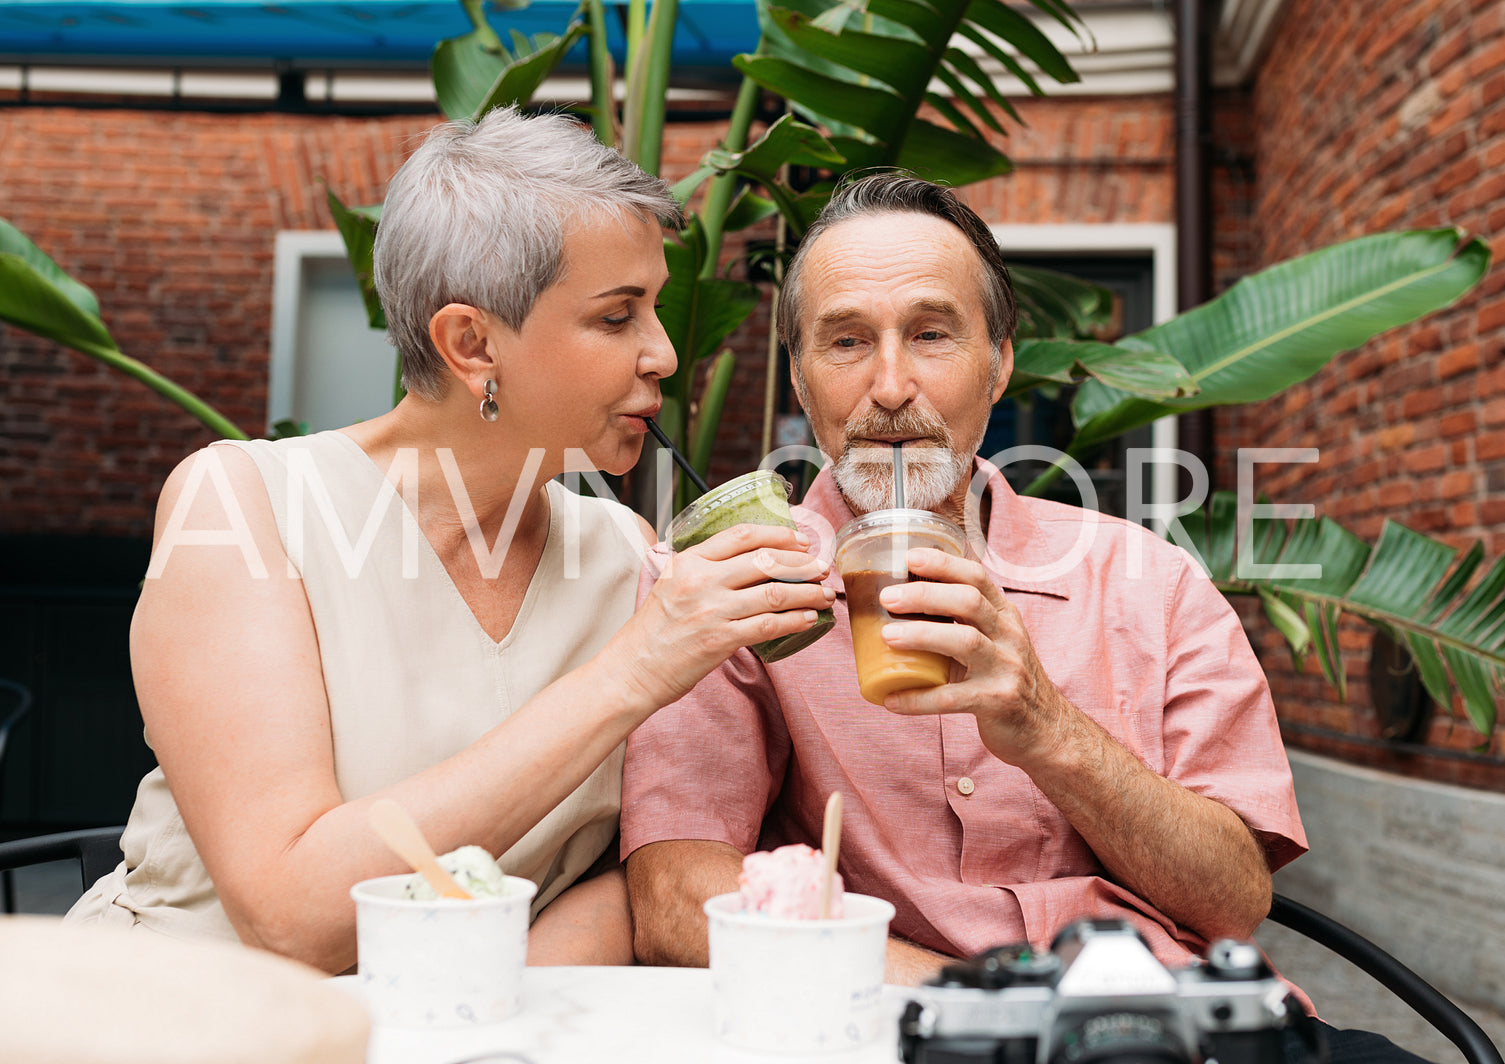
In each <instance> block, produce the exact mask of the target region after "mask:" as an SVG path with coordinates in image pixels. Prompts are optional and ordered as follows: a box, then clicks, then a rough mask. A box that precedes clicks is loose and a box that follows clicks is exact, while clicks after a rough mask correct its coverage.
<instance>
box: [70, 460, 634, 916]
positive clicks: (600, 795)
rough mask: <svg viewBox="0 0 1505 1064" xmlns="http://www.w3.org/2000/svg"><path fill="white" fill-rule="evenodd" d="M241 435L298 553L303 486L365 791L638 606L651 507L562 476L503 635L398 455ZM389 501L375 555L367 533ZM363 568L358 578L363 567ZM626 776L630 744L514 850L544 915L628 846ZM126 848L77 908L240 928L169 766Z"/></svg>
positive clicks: (353, 781)
mask: <svg viewBox="0 0 1505 1064" xmlns="http://www.w3.org/2000/svg"><path fill="white" fill-rule="evenodd" d="M225 445H229V446H237V447H240V448H241V449H242V450H244V451H245V452H246V453H247V454H249V455H250V456H251V458H252V459H254V460H255V462H256V465H257V467H258V469H259V471H260V473H261V477H262V480H263V481H264V482H265V485H266V489H267V495H268V497H269V498H270V500H271V506H272V511H273V513H274V514H275V515H276V519H277V526H278V529H279V531H280V532H281V535H282V540H283V546H284V547H285V548H287V549H288V551H289V557H290V558H292V557H297V554H296V552H295V551H294V550H293V547H292V546H291V545H290V544H289V522H288V516H289V510H290V506H289V503H290V499H291V498H292V496H293V495H294V494H298V493H301V494H302V499H303V502H302V504H301V505H300V504H297V503H294V505H293V506H292V507H291V509H292V510H293V512H294V530H295V531H296V525H297V523H298V522H297V513H298V511H300V510H301V511H302V514H303V517H302V523H303V525H304V529H305V532H304V534H303V535H302V536H301V539H302V541H303V550H302V554H301V564H300V565H299V566H298V568H299V571H300V573H301V575H302V578H303V583H304V588H305V590H306V592H307V595H308V601H309V605H310V607H311V608H312V611H313V620H314V626H315V628H316V630H317V634H318V639H319V655H320V658H321V661H322V663H323V670H324V685H325V690H326V692H327V693H328V696H329V712H330V718H331V721H332V723H333V728H334V760H335V771H336V775H337V778H338V782H339V787H340V793H341V794H342V795H343V796H344V797H345V798H346V799H347V800H350V799H356V798H360V797H362V796H364V795H367V794H371V793H373V792H374V791H378V790H380V789H382V788H384V787H387V786H390V785H391V784H393V783H396V782H397V781H399V780H402V779H405V778H406V777H408V776H411V775H414V774H415V773H417V772H420V771H422V770H423V769H425V768H428V767H429V766H431V765H433V764H435V763H437V762H439V761H442V760H444V759H445V758H447V757H449V756H451V755H453V754H455V753H458V752H459V751H460V750H462V749H464V748H465V747H467V746H469V745H470V744H471V743H473V742H474V741H475V740H477V739H479V738H480V737H481V735H483V734H484V733H485V732H486V731H488V730H489V729H491V728H492V727H493V726H495V725H496V724H497V723H499V722H501V721H503V720H506V719H507V717H509V716H510V715H511V714H512V713H513V712H515V711H516V710H517V709H518V708H519V707H520V706H522V704H523V703H524V702H526V701H527V700H528V699H529V698H531V697H532V696H533V695H534V694H536V693H537V692H538V691H540V690H541V689H543V688H544V687H546V686H547V685H548V684H550V683H551V682H553V681H554V680H555V679H556V678H558V677H559V676H561V675H563V674H564V673H566V672H568V671H570V670H571V669H574V668H576V667H577V666H580V665H582V664H584V663H585V662H586V661H588V660H589V659H590V658H592V657H593V656H594V655H595V654H596V653H597V652H598V651H599V650H600V649H601V647H602V646H603V645H604V644H605V643H606V641H607V640H608V639H609V638H610V637H611V636H612V635H613V634H614V633H615V632H616V631H617V630H618V629H619V628H620V627H621V626H622V625H623V624H624V623H625V622H626V621H627V619H628V617H630V616H631V615H632V612H633V609H634V605H635V602H636V595H637V583H638V572H639V568H640V563H641V557H642V553H641V552H642V537H641V534H640V533H639V531H638V525H637V519H636V518H635V517H634V516H633V515H632V513H631V511H629V510H628V509H627V508H626V507H624V506H621V505H619V504H617V503H614V502H609V501H605V500H601V499H592V498H585V497H582V496H579V495H576V494H575V493H573V492H571V491H569V490H568V489H566V488H564V487H562V486H561V485H559V484H558V483H556V482H552V481H551V482H549V484H548V487H547V490H548V494H549V512H550V515H549V533H548V541H547V543H546V545H545V547H544V551H543V556H542V558H541V559H540V560H539V563H538V569H537V571H536V572H535V573H534V575H533V580H532V583H531V584H530V585H529V587H528V591H527V595H526V597H525V598H524V600H523V604H522V608H521V609H520V610H519V612H518V615H517V619H516V621H515V622H514V623H513V625H512V630H511V631H510V632H509V633H508V634H507V637H506V638H505V639H503V640H502V641H501V642H500V643H498V642H495V641H494V640H492V639H491V638H490V637H489V636H488V635H487V634H486V632H485V631H484V630H483V629H482V628H481V626H480V624H479V623H478V622H477V621H476V619H475V616H474V614H472V613H471V611H470V608H469V606H467V605H466V603H465V600H464V599H463V598H462V597H461V596H460V593H459V591H458V590H457V589H456V588H455V585H454V583H453V582H452V581H451V580H450V578H449V574H448V573H447V572H446V571H445V569H444V566H443V564H442V563H441V562H440V561H439V558H438V556H437V555H436V554H435V553H434V551H433V549H432V548H431V547H430V546H429V544H428V541H427V540H426V539H424V537H423V535H422V533H421V532H420V531H419V530H418V526H417V524H416V522H415V521H413V519H412V517H411V514H410V513H409V511H408V510H407V509H406V508H405V506H404V505H403V503H402V501H401V498H400V497H399V496H397V495H394V494H392V493H391V492H390V490H389V489H388V488H386V487H385V485H387V483H388V481H387V478H386V477H385V475H384V474H383V472H382V470H380V469H379V468H377V466H376V464H375V463H374V462H372V461H371V459H370V458H369V457H368V456H367V455H366V453H365V452H364V451H362V450H361V449H360V447H359V446H357V444H356V443H355V442H354V441H353V440H351V439H350V438H349V437H348V436H346V435H344V434H343V433H339V432H321V433H318V434H317V435H314V436H309V437H303V438H298V439H289V440H280V441H276V442H270V441H266V440H256V441H251V442H249V443H234V444H221V446H225ZM211 453H212V451H211ZM290 471H291V472H292V476H291V478H290V476H289V473H290ZM203 483H204V485H205V486H206V487H207V486H208V483H209V482H208V481H207V480H206V481H204V482H203ZM290 488H291V489H292V491H291V492H290V490H289V489H290ZM211 490H212V489H211ZM326 491H327V493H328V502H329V503H330V504H332V506H329V507H328V508H327V509H328V510H329V511H332V513H333V514H335V515H337V516H338V519H339V523H340V524H341V525H342V526H343V528H342V529H339V530H335V531H333V532H332V531H331V527H330V525H329V523H328V521H327V520H326V519H325V517H324V514H325V512H326V509H325V508H323V507H322V503H323V501H324V500H322V499H320V498H319V496H320V493H321V492H326ZM384 503H385V504H386V509H385V512H384V513H383V514H382V515H381V517H380V518H379V522H378V523H377V524H376V529H375V535H374V539H372V540H371V541H370V546H369V553H368V554H366V555H365V557H364V558H361V557H360V553H359V552H360V548H361V546H362V539H363V537H362V530H363V529H366V528H367V524H368V521H376V520H377V519H374V518H372V516H371V515H372V514H373V513H375V512H377V510H378V509H379V508H380V507H381V506H382V505H383V504H384ZM178 549H193V548H192V547H188V548H181V547H180V548H178ZM219 549H224V548H219ZM405 565H406V573H405V572H404V568H405ZM352 568H353V569H354V571H355V574H356V575H355V577H354V578H350V577H348V576H347V572H349V571H350V570H351V569H352ZM147 739H148V742H150V736H149V735H148V737H147ZM621 781H622V747H620V746H619V747H618V748H617V749H616V750H615V751H614V752H613V753H612V755H611V756H610V757H609V758H607V760H606V762H605V763H604V764H602V765H601V766H600V767H599V768H598V769H597V770H596V771H595V772H594V773H592V774H591V776H590V777H589V778H588V779H586V781H585V782H584V783H582V784H581V785H580V787H579V788H577V789H576V790H575V791H574V792H573V793H572V794H570V796H569V797H568V798H566V799H565V800H564V801H563V802H562V803H560V805H559V806H558V807H557V808H555V809H554V811H553V812H552V813H550V814H549V815H548V816H547V817H545V818H544V819H543V821H542V822H540V823H539V824H538V825H537V826H536V827H535V828H534V829H533V830H532V831H530V832H529V833H528V834H527V835H525V836H524V837H523V838H522V839H521V840H519V841H518V843H517V844H516V845H515V846H513V847H512V848H511V849H510V850H508V851H507V852H506V853H505V854H503V855H502V856H501V858H500V859H499V861H498V863H499V864H500V865H501V867H502V869H503V870H504V871H506V872H509V873H511V874H513V875H518V876H525V877H527V878H528V879H531V880H533V881H534V882H535V883H537V884H538V888H539V889H538V894H537V895H536V897H535V899H534V902H533V915H534V916H537V914H538V911H539V910H540V909H541V908H543V906H545V905H547V904H548V903H549V902H550V901H552V900H553V899H554V898H555V897H557V896H558V895H559V894H560V892H562V891H563V890H564V889H565V888H566V887H568V886H569V885H570V884H571V883H572V882H574V881H575V880H576V879H577V878H578V877H579V876H580V875H581V874H582V873H583V872H584V871H585V870H586V869H588V868H589V867H590V866H591V864H592V863H593V862H594V861H595V860H596V858H598V857H599V856H601V855H602V853H603V852H604V851H605V850H606V848H607V846H608V845H609V844H610V842H611V840H612V838H613V837H614V836H615V834H616V830H617V815H618V812H619V809H620V802H621ZM121 849H122V850H123V851H124V855H125V860H124V861H123V862H121V864H120V865H119V867H117V868H116V869H115V871H113V872H111V873H110V874H109V875H107V876H105V877H104V878H102V879H101V880H100V881H99V882H98V883H97V884H96V885H95V886H94V887H93V889H92V890H90V891H89V892H88V893H86V894H85V895H84V897H83V898H81V899H80V900H79V901H78V903H77V904H76V905H75V906H74V907H73V909H72V911H71V912H69V914H68V919H69V920H70V921H92V920H98V921H100V922H102V923H105V924H119V925H126V926H140V927H146V928H150V929H152V930H155V931H160V932H162V933H164V934H168V935H172V936H175V937H180V938H188V937H217V938H226V939H235V938H236V934H235V931H234V929H233V928H232V927H231V925H230V922H229V919H228V918H227V917H226V916H225V913H224V910H223V909H222V908H221V906H220V903H219V899H218V898H217V897H216V895H215V892H214V885H213V884H212V883H211V882H210V880H209V876H208V874H207V873H206V872H205V870H204V866H203V863H202V862H201V861H200V860H199V856H198V854H197V852H196V851H195V850H194V846H193V843H192V841H191V840H190V839H189V837H188V833H187V831H186V830H185V829H184V827H183V819H182V817H181V816H180V815H179V813H178V809H177V806H176V805H175V804H174V802H173V798H172V794H171V792H170V791H169V790H168V786H167V781H166V780H165V779H164V778H163V775H162V770H161V769H160V768H158V769H155V770H153V771H152V772H151V773H149V774H148V775H147V776H146V777H145V779H143V780H142V781H141V786H140V789H139V791H138V792H137V796H136V804H135V806H134V808H133V809H132V811H131V816H130V820H129V822H128V824H127V826H126V830H125V835H124V837H123V838H122V839H121Z"/></svg>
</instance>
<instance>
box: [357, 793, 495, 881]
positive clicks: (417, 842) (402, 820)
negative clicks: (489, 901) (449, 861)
mask: <svg viewBox="0 0 1505 1064" xmlns="http://www.w3.org/2000/svg"><path fill="white" fill-rule="evenodd" d="M371 830H372V831H375V832H376V833H377V834H378V835H380V836H381V840H382V842H385V843H386V844H387V845H388V846H390V847H391V848H392V852H393V853H395V854H396V855H397V856H398V857H401V858H402V859H403V860H404V861H406V862H407V863H408V864H409V865H411V866H412V869H413V871H415V872H417V873H418V874H419V875H421V876H423V878H424V879H426V880H428V882H429V886H431V887H433V888H434V890H435V891H436V892H437V893H438V895H439V896H440V897H441V898H461V899H465V900H469V898H470V894H468V893H467V892H466V890H465V888H464V887H462V886H460V884H458V883H456V882H455V877H454V876H452V875H450V874H449V873H448V872H446V871H445V870H444V868H443V867H442V866H441V865H440V864H439V858H438V857H436V856H435V855H434V848H433V847H432V846H430V845H429V843H428V839H425V838H424V837H423V832H422V831H420V830H419V829H418V825H417V824H415V823H414V822H413V818H412V817H410V816H408V811H407V810H406V809H404V808H403V807H402V806H400V805H398V804H397V803H396V802H394V801H392V799H390V798H378V799H377V800H376V801H374V802H372V803H371Z"/></svg>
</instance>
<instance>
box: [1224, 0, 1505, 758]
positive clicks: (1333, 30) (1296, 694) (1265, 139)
mask: <svg viewBox="0 0 1505 1064" xmlns="http://www.w3.org/2000/svg"><path fill="white" fill-rule="evenodd" d="M1252 101H1253V108H1252V115H1253V119H1254V126H1253V128H1254V138H1255V143H1256V175H1257V176H1256V189H1257V191H1256V194H1255V203H1254V215H1255V218H1256V219H1257V223H1256V225H1255V226H1254V228H1253V230H1252V233H1251V235H1252V237H1253V240H1254V246H1253V262H1254V264H1256V265H1261V264H1269V263H1273V262H1276V261H1279V260H1282V259H1285V258H1288V257H1291V256H1294V255H1297V254H1300V253H1302V252H1306V251H1310V250H1312V249H1315V248H1318V247H1321V246H1324V245H1327V244H1330V243H1333V242H1336V241H1339V240H1343V239H1347V238H1350V237H1356V236H1360V235H1363V234H1366V233H1372V232H1378V231H1383V230H1394V229H1401V228H1421V227H1434V226H1458V227H1460V228H1462V229H1464V230H1467V231H1468V232H1470V233H1473V234H1477V235H1481V236H1483V237H1484V239H1486V240H1487V241H1491V242H1492V246H1493V250H1494V253H1495V257H1496V259H1498V258H1499V256H1500V254H1501V253H1502V252H1505V176H1502V174H1505V169H1502V164H1505V4H1502V3H1500V2H1498V0H1388V2H1378V0H1291V2H1290V3H1289V4H1288V5H1287V6H1286V8H1285V10H1284V11H1283V13H1282V16H1281V20H1280V28H1279V30H1278V32H1277V34H1276V36H1275V39H1274V40H1273V41H1272V43H1271V46H1270V49H1269V52H1268V58H1267V59H1266V60H1265V61H1264V64H1263V66H1262V68H1261V69H1260V71H1259V73H1258V77H1257V80H1256V82H1255V85H1254V88H1253V91H1252ZM1502 339H1505V267H1501V266H1499V265H1496V266H1495V267H1493V268H1492V269H1491V271H1490V273H1489V274H1488V276H1487V277H1486V278H1485V280H1484V282H1483V284H1482V285H1481V286H1480V287H1479V288H1478V289H1476V290H1475V292H1474V293H1472V294H1471V295H1469V296H1468V297H1467V298H1465V299H1464V300H1463V301H1462V302H1461V303H1460V304H1458V305H1457V306H1456V307H1454V308H1452V309H1450V310H1448V311H1446V312H1444V313H1441V314H1438V315H1435V316H1433V317H1431V318H1428V319H1427V320H1425V321H1423V322H1420V323H1418V324H1416V325H1413V326H1410V327H1407V328H1403V329H1398V330H1395V331H1393V332H1391V333H1388V334H1386V335H1385V336H1382V337H1380V338H1379V339H1377V340H1376V341H1374V342H1372V343H1370V344H1368V345H1366V346H1365V347H1364V348H1363V349H1362V350H1360V351H1358V352H1356V353H1353V354H1350V355H1346V356H1342V357H1340V358H1339V359H1338V360H1336V361H1335V362H1334V363H1333V364H1332V365H1330V366H1329V367H1327V369H1325V370H1324V371H1323V372H1322V373H1320V374H1318V375H1317V376H1316V377H1315V378H1314V379H1313V380H1312V381H1310V382H1308V383H1307V384H1305V385H1302V386H1300V387H1297V388H1293V389H1290V390H1289V391H1287V392H1286V393H1284V394H1283V395H1281V396H1280V397H1277V398H1275V399H1273V400H1271V401H1269V402H1267V403H1264V404H1261V405H1259V406H1257V407H1253V408H1250V409H1246V410H1242V411H1237V412H1231V413H1229V414H1225V415H1224V416H1222V417H1221V419H1220V425H1221V429H1220V437H1221V439H1222V440H1223V441H1224V442H1225V444H1227V445H1228V448H1227V453H1231V446H1232V445H1233V444H1236V443H1246V444H1251V445H1258V446H1292V447H1317V448H1319V449H1320V452H1321V460H1320V462H1319V463H1317V464H1315V465H1302V466H1291V467H1287V468H1285V469H1277V468H1274V467H1271V468H1270V469H1268V470H1267V471H1266V472H1265V473H1264V475H1263V476H1262V478H1261V481H1260V483H1259V484H1258V485H1257V487H1258V488H1259V489H1262V490H1267V491H1269V493H1270V495H1271V496H1272V498H1273V499H1275V500H1276V501H1280V502H1310V503H1315V504H1316V505H1317V507H1318V512H1320V513H1323V514H1327V515H1329V516H1331V517H1334V518H1336V519H1338V520H1340V521H1341V522H1342V523H1343V524H1344V525H1345V526H1346V527H1348V528H1349V529H1350V530H1352V531H1353V532H1355V533H1357V534H1359V535H1361V536H1364V537H1365V538H1367V539H1369V540H1371V541H1373V539H1374V538H1375V537H1377V536H1378V534H1379V532H1380V529H1381V526H1382V524H1383V521H1384V519H1385V518H1387V517H1389V518H1393V519H1395V520H1398V521H1400V522H1402V523H1404V524H1406V525H1409V526H1410V527H1412V528H1414V529H1417V530H1419V531H1423V532H1426V533H1428V534H1430V535H1433V536H1436V537H1438V538H1440V539H1443V540H1445V541H1447V542H1449V543H1453V544H1456V545H1459V546H1462V545H1465V544H1467V543H1469V542H1471V541H1472V540H1474V539H1482V540H1483V541H1484V544H1485V548H1486V550H1487V551H1488V555H1489V557H1490V558H1491V559H1493V558H1497V557H1499V556H1500V555H1502V554H1505V361H1502V358H1501V341H1502ZM1222 475H1223V477H1224V481H1223V482H1224V483H1225V484H1231V483H1232V481H1231V477H1232V472H1231V466H1225V468H1224V470H1223V471H1222ZM1251 627H1252V628H1253V629H1254V631H1255V633H1256V639H1257V642H1258V643H1259V645H1260V646H1261V648H1262V651H1263V656H1264V661H1265V664H1266V668H1267V670H1268V671H1269V673H1270V678H1271V685H1272V687H1273V688H1274V690H1275V693H1276V699H1277V703H1278V705H1279V708H1280V712H1281V714H1282V717H1283V718H1284V719H1285V720H1287V721H1288V722H1295V723H1298V724H1307V725H1317V726H1320V727H1326V728H1332V729H1335V730H1342V731H1359V732H1364V731H1366V730H1369V729H1372V728H1373V722H1372V720H1371V717H1372V713H1371V711H1370V710H1369V709H1368V707H1369V705H1370V700H1369V694H1368V692H1367V690H1366V684H1365V682H1364V679H1363V674H1364V671H1365V666H1366V662H1367V657H1368V644H1369V633H1368V630H1367V629H1366V628H1363V627H1361V626H1358V625H1354V626H1351V627H1350V628H1349V629H1348V630H1346V631H1345V633H1344V641H1343V645H1344V650H1345V662H1346V671H1347V672H1348V674H1349V676H1350V679H1351V680H1352V681H1354V685H1353V687H1352V688H1351V696H1350V703H1349V705H1348V706H1343V705H1340V704H1338V703H1337V701H1336V698H1335V697H1334V696H1333V695H1332V693H1331V691H1330V690H1329V688H1328V687H1327V685H1326V683H1325V682H1324V681H1323V680H1322V679H1321V678H1320V676H1315V675H1313V673H1312V670H1311V669H1309V670H1308V672H1307V674H1306V675H1301V676H1298V675H1296V674H1295V673H1294V672H1293V670H1292V669H1291V667H1290V665H1289V659H1288V657H1287V656H1286V655H1285V652H1284V651H1283V649H1281V647H1280V645H1279V640H1278V638H1277V637H1276V636H1275V635H1274V634H1273V632H1271V630H1270V629H1269V627H1268V625H1265V624H1263V622H1262V621H1259V622H1256V623H1254V624H1252V625H1251ZM1501 734H1505V730H1502V731H1501V732H1497V733H1496V750H1498V747H1499V737H1500V735H1501ZM1289 738H1291V739H1292V741H1294V742H1298V743H1299V742H1303V741H1305V740H1303V738H1302V737H1301V736H1299V735H1294V734H1293V735H1291V736H1289ZM1478 739H1479V737H1478V736H1477V734H1476V733H1474V732H1473V731H1472V730H1471V729H1470V728H1469V727H1467V726H1466V725H1462V726H1456V727H1450V726H1449V724H1448V722H1447V721H1446V720H1444V719H1440V720H1438V721H1437V722H1436V723H1435V724H1434V727H1433V733H1432V736H1431V741H1432V742H1434V743H1437V744H1440V745H1443V746H1448V747H1453V748H1455V749H1461V748H1464V747H1467V746H1472V745H1473V744H1475V743H1477V742H1478ZM1318 745H1321V746H1323V747H1325V748H1333V747H1334V744H1333V743H1329V742H1327V741H1325V740H1324V741H1322V742H1320V743H1319V744H1318ZM1338 745H1341V744H1338ZM1345 754H1346V756H1351V757H1354V758H1356V759H1361V760H1363V759H1370V760H1373V761H1374V762H1375V763H1377V764H1384V765H1386V766H1387V767H1402V768H1404V767H1407V766H1406V765H1405V764H1403V763H1402V762H1403V761H1404V759H1397V758H1396V757H1394V756H1392V755H1380V754H1375V753H1373V752H1372V751H1367V750H1362V749H1350V750H1347V751H1345ZM1421 768H1422V770H1423V771H1425V772H1426V773H1427V774H1430V775H1433V776H1437V777H1440V778H1459V779H1463V780H1466V781H1468V782H1476V783H1486V784H1489V785H1493V786H1499V787H1505V771H1502V765H1501V764H1500V762H1499V761H1498V760H1494V761H1490V762H1477V761H1469V760H1453V761H1449V762H1447V763H1429V764H1426V765H1423V766H1421Z"/></svg>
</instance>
